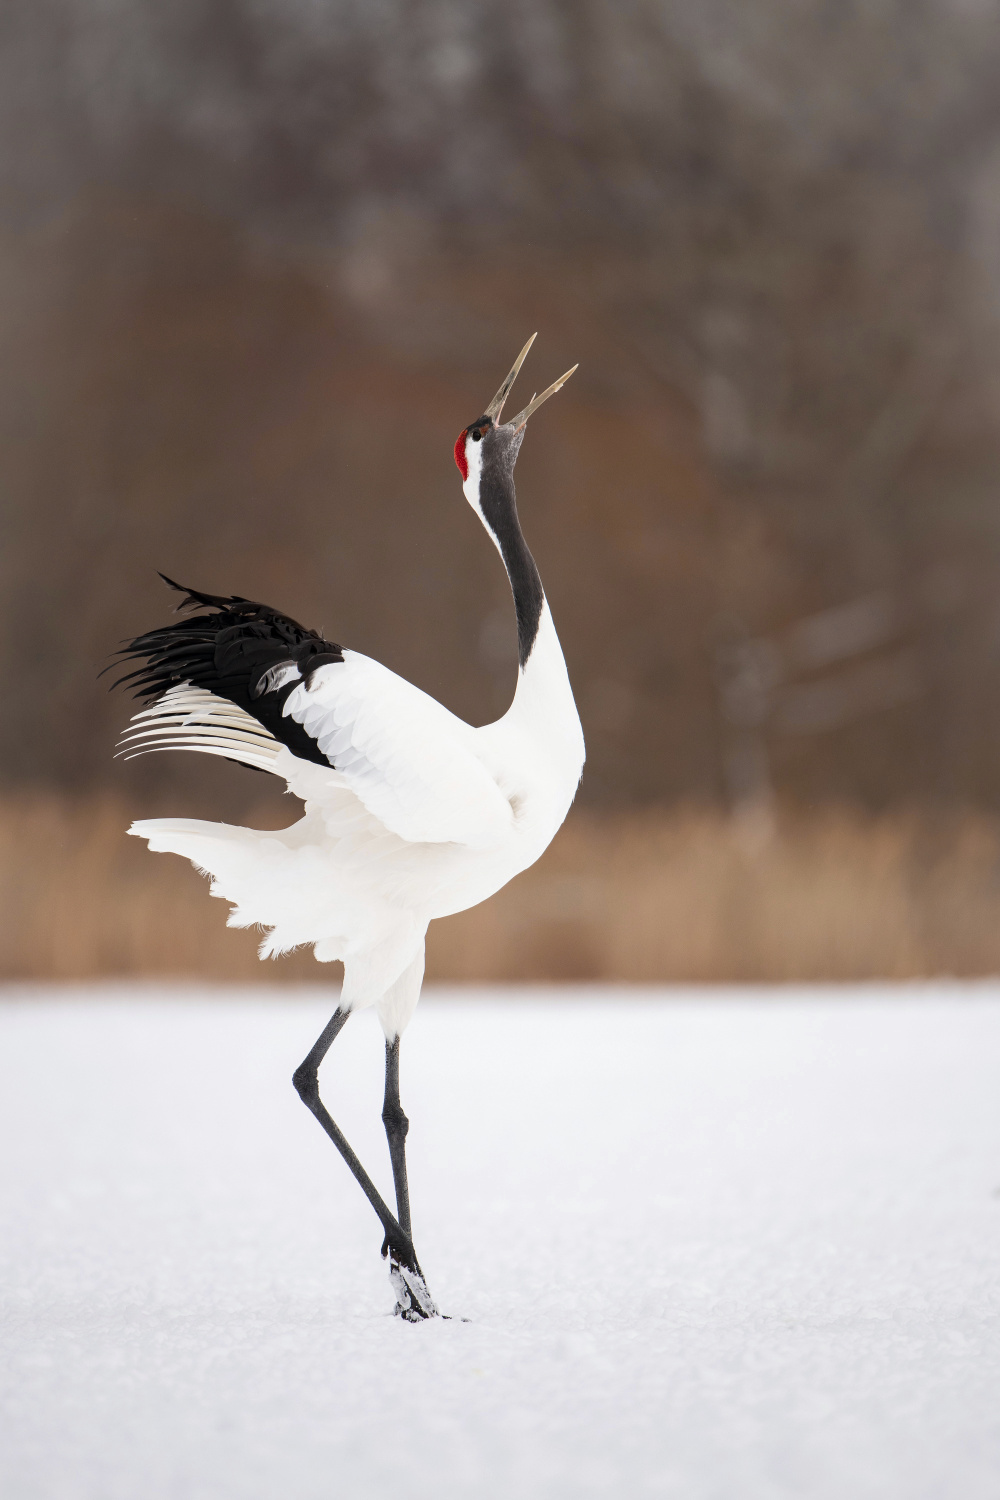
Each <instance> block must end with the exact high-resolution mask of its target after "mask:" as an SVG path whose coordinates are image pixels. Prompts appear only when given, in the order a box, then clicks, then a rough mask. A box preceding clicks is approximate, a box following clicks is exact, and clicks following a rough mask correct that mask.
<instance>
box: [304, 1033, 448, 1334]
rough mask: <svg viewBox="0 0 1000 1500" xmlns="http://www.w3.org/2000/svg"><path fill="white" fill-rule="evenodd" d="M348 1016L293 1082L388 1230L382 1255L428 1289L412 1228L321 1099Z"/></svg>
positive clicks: (322, 1036)
mask: <svg viewBox="0 0 1000 1500" xmlns="http://www.w3.org/2000/svg"><path fill="white" fill-rule="evenodd" d="M349 1015H350V1011H349V1010H341V1009H340V1007H339V1006H338V1008H337V1009H336V1010H335V1011H334V1013H333V1016H332V1017H331V1019H330V1021H329V1022H328V1024H327V1025H326V1026H325V1027H324V1028H323V1030H322V1032H321V1033H320V1035H319V1037H318V1039H317V1041H316V1045H315V1046H314V1047H313V1048H312V1050H311V1052H310V1053H309V1055H308V1057H307V1058H306V1059H305V1061H304V1062H302V1063H300V1064H299V1066H298V1067H297V1068H296V1069H295V1072H294V1073H293V1074H292V1082H293V1083H294V1084H295V1088H296V1091H297V1092H298V1096H299V1098H300V1099H301V1100H302V1102H303V1104H305V1105H306V1106H307V1107H308V1108H309V1109H310V1110H311V1111H312V1113H313V1114H314V1115H315V1116H316V1118H317V1120H318V1121H319V1123H320V1124H321V1125H322V1127H323V1129H324V1130H325V1131H326V1133H327V1135H328V1136H329V1137H330V1139H331V1141H332V1142H333V1144H334V1145H335V1146H336V1148H337V1150H338V1151H339V1152H340V1154H341V1156H342V1157H343V1158H344V1160H345V1161H346V1163H347V1165H348V1166H349V1167H350V1169H351V1172H352V1173H353V1175H354V1177H355V1180H356V1181H357V1183H358V1185H359V1186H360V1188H361V1191H362V1192H363V1193H364V1195H365V1197H366V1198H367V1199H368V1202H369V1203H370V1204H371V1206H372V1208H373V1209H374V1210H375V1212H376V1213H377V1214H378V1217H379V1222H380V1223H381V1225H382V1228H383V1229H384V1231H385V1242H384V1244H383V1246H382V1254H383V1255H387V1254H388V1255H391V1257H392V1259H393V1260H394V1261H396V1262H398V1264H399V1266H400V1268H402V1269H404V1270H406V1271H409V1272H410V1273H411V1276H412V1277H416V1278H419V1285H420V1286H424V1287H425V1286H426V1283H425V1282H424V1278H423V1272H422V1271H421V1269H420V1266H419V1263H418V1261H417V1257H416V1252H415V1251H414V1249H413V1241H412V1239H411V1238H410V1233H409V1226H408V1225H407V1227H406V1229H404V1228H403V1227H402V1225H401V1224H400V1223H399V1222H398V1220H397V1219H396V1218H394V1216H393V1214H392V1213H391V1212H390V1210H389V1207H388V1205H387V1204H386V1202H385V1200H384V1199H383V1197H382V1195H381V1193H380V1192H379V1190H378V1188H377V1187H376V1186H375V1184H374V1183H373V1182H372V1180H371V1178H370V1177H369V1176H368V1173H367V1172H366V1171H365V1169H364V1167H363V1166H362V1165H361V1163H360V1161H359V1160H358V1158H357V1157H356V1156H355V1154H354V1151H353V1150H352V1149H351V1147H350V1145H349V1144H348V1141H347V1138H346V1137H345V1135H344V1133H343V1131H342V1130H341V1129H340V1126H339V1125H337V1124H336V1122H335V1121H334V1120H333V1119H332V1118H331V1116H330V1113H329V1111H328V1110H327V1108H326V1106H325V1105H324V1103H323V1101H322V1099H321V1098H320V1097H319V1079H318V1076H317V1074H318V1072H319V1065H320V1063H321V1062H322V1061H323V1059H324V1057H325V1056H326V1054H327V1053H328V1052H329V1050H330V1048H331V1047H332V1046H333V1043H334V1042H335V1041H336V1039H337V1037H338V1036H339V1034H340V1032H341V1031H342V1030H343V1027H344V1025H345V1024H346V1021H347V1018H348V1016H349ZM436 1311H437V1309H436V1308H435V1307H434V1304H433V1303H431V1304H430V1307H429V1308H428V1309H427V1311H426V1312H424V1311H420V1312H418V1313H417V1316H418V1317H428V1316H430V1317H433V1316H434V1313H435V1312H436Z"/></svg>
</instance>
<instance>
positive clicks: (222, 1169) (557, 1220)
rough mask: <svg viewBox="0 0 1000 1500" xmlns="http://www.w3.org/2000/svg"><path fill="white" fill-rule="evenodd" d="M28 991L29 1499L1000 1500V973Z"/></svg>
mask: <svg viewBox="0 0 1000 1500" xmlns="http://www.w3.org/2000/svg"><path fill="white" fill-rule="evenodd" d="M4 1001H5V1003H3V1004H0V1231H2V1241H0V1293H2V1304H3V1315H4V1316H3V1354H2V1360H0V1363H2V1370H0V1381H2V1424H3V1430H2V1433H0V1493H2V1494H3V1495H4V1496H5V1497H7V1500H36V1497H37V1500H168V1497H170V1500H284V1497H286V1496H289V1497H295V1500H341V1497H343V1500H369V1497H378V1500H381V1497H386V1500H390V1497H391V1500H423V1497H427V1500H432V1497H433V1500H450V1497H462V1500H466V1497H476V1500H479V1497H486V1500H491V1497H504V1500H506V1497H517V1500H535V1497H546V1500H549V1497H552V1500H556V1497H558V1500H563V1497H565V1500H578V1497H587V1496H602V1497H603V1496H609V1497H610V1496H615V1497H618V1496H621V1497H645V1496H669V1497H674V1496H676V1497H678V1500H703V1497H704V1500H772V1497H773V1500H779V1497H786V1496H787V1497H789V1500H791V1497H794V1500H869V1497H871V1500H875V1497H878V1500H897V1497H898V1500H904V1497H905V1500H938V1497H940V1500H945V1497H948V1500H951V1497H962V1500H979V1497H983V1500H986V1497H989V1500H995V1497H996V1496H997V1495H998V1494H1000V1317H998V1311H1000V987H998V986H988V985H984V986H974V987H970V986H958V985H950V984H939V985H934V986H927V987H922V988H916V987H912V988H900V989H878V988H861V987H858V988H854V989H849V990H839V991H811V992H810V991H803V990H782V991H767V990H755V991H728V992H727V991H718V990H716V991H703V992H694V991H688V992H683V991H671V992H668V991H648V992H636V991H630V992H628V991H622V990H614V989H606V990H594V989H587V990H582V989H578V990H569V991H561V992H555V991H541V990H538V991H535V990H532V991H522V992H507V993H504V992H498V991H492V992H472V991H461V992H458V991H456V992H452V993H450V994H448V995H447V996H443V995H438V996H435V995H433V994H432V995H430V996H428V997H427V998H425V1000H424V1002H423V1003H422V1005H421V1008H420V1010H419V1011H418V1013H417V1017H416V1020H415V1022H414V1024H413V1025H412V1027H411V1028H410V1031H409V1032H408V1033H407V1035H406V1037H405V1039H404V1044H403V1103H404V1106H405V1108H406V1109H407V1112H408V1113H409V1115H410V1119H411V1122H412V1123H411V1131H410V1162H411V1186H412V1195H413V1202H414V1220H415V1229H416V1240H417V1246H418V1250H419V1252H420V1255H421V1259H422V1261H423V1265H424V1268H425V1270H426V1272H427V1276H428V1280H429V1282H430V1285H431V1288H432V1290H433V1292H434V1293H435V1295H436V1297H437V1298H438V1301H439V1302H440V1303H441V1305H442V1306H443V1307H444V1309H445V1310H446V1311H448V1312H450V1313H452V1314H455V1315H457V1316H456V1318H455V1320H454V1321H449V1322H436V1323H432V1324H425V1325H420V1326H409V1325H407V1324H404V1323H401V1322H400V1321H399V1320H398V1319H394V1318H392V1317H390V1316H389V1312H390V1309H391V1306H392V1297H391V1293H390V1290H389V1284H388V1278H387V1275H386V1272H385V1268H384V1266H383V1264H382V1262H381V1261H380V1259H379V1254H378V1251H379V1246H380V1243H381V1232H380V1230H379V1226H378V1224H377V1222H376V1220H375V1218H374V1215H373V1214H372V1213H371V1210H370V1209H369V1207H368V1205H367V1204H366V1203H365V1201H364V1199H363V1198H362V1196H361V1194H360V1192H359V1190H358V1189H357V1187H356V1186H355V1184H354V1183H353V1182H352V1181H351V1179H350V1178H349V1176H348V1174H347V1171H346V1169H345V1168H344V1166H343V1164H342V1163H341V1162H340V1159H339V1158H338V1157H337V1156H336V1154H335V1152H334V1149H333V1147H332V1146H331V1145H330V1143H329V1142H328V1141H327V1140H326V1138H325V1136H323V1134H322V1132H321V1131H320V1130H319V1127H318V1126H317V1125H316V1123H315V1121H313V1120H312V1119H311V1117H310V1116H309V1115H308V1113H307V1112H306V1111H305V1110H304V1109H303V1108H302V1106H301V1104H300V1103H299V1101H298V1100H297V1098H296V1097H295V1095H294V1093H293V1091H292V1088H291V1084H290V1075H291V1072H292V1068H293V1067H294V1065H295V1064H296V1063H298V1062H299V1061H300V1060H301V1058H302V1057H303V1055H304V1054H305V1052H306V1051H307V1050H308V1047H309V1045H310V1044H311V1043H312V1041H313V1039H314V1038H315V1036H316V1034H317V1033H318V1032H319V1030H320V1029H321V1027H322V1025H323V1023H324V1021H325V1020H326V1018H327V1015H328V1012H329V1010H330V1008H331V1002H330V997H329V995H328V994H324V992H323V991H321V990H320V989H315V990H302V991H298V992H289V991H287V990H286V991H282V992H280V993H279V992H277V991H267V992H261V991H244V992H242V993H240V994H238V995H235V996H234V995H224V994H222V993H221V992H219V991H202V990H198V991H194V990H188V991H179V990H176V989H175V990H167V989H154V988H148V987H147V988H143V989H132V990H129V989H126V988H124V987H122V988H117V989H106V990H104V991H98V990H96V989H80V990H73V991H67V990H63V991H54V990H53V991H38V990H32V991H27V990H25V991H17V990H8V991H7V992H5V996H4ZM381 1069H382V1043H381V1036H380V1033H379V1031H378V1028H377V1024H376V1022H375V1021H374V1018H373V1017H372V1016H371V1015H364V1016H361V1017H359V1018H356V1019H355V1020H352V1022H351V1023H350V1024H349V1025H348V1027H347V1028H346V1030H345V1032H344V1033H343V1036H342V1037H341V1039H340V1040H339V1041H338V1042H337V1044H336V1046H335V1048H334V1051H333V1052H332V1053H331V1056H330V1059H329V1061H328V1063H327V1065H326V1066H325V1067H324V1069H323V1072H322V1074H321V1086H322V1089H323V1091H324V1094H325V1097H326V1098H327V1100H328V1102H329V1103H330V1106H331V1109H332V1112H333V1114H334V1116H335V1118H336V1119H337V1120H338V1121H339V1122H340V1123H341V1124H342V1125H343V1126H344V1128H345V1130H346V1132H347V1134H348V1136H349V1138H350V1139H351V1140H352V1142H353V1143H354V1145H355V1146H356V1147H357V1149H358V1151H359V1154H360V1155H361V1157H362V1159H363V1160H364V1161H365V1162H366V1163H367V1164H368V1165H369V1167H370V1169H371V1170H372V1173H373V1175H374V1176H375V1177H376V1180H377V1181H378V1182H379V1183H380V1185H381V1186H382V1190H383V1192H385V1193H386V1194H388V1192H389V1187H390V1180H389V1172H388V1161H387V1153H386V1148H385V1141H384V1137H383V1135H382V1130H381V1122H380V1119H379V1112H380V1109H381V1084H382V1079H381ZM460 1318H464V1319H468V1321H460V1320H459V1319H460Z"/></svg>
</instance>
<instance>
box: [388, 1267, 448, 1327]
mask: <svg viewBox="0 0 1000 1500" xmlns="http://www.w3.org/2000/svg"><path fill="white" fill-rule="evenodd" d="M389 1280H390V1282H391V1283H392V1289H393V1291H394V1292H395V1293H396V1307H395V1315H396V1317H397V1318H402V1319H403V1320H404V1322H406V1323H422V1322H423V1321H424V1320H425V1319H426V1318H436V1317H439V1316H440V1314H439V1313H438V1309H437V1305H436V1303H435V1301H434V1298H433V1297H432V1296H431V1294H430V1292H429V1291H428V1289H427V1283H426V1281H425V1280H424V1278H423V1277H422V1276H421V1274H420V1272H419V1271H411V1270H410V1269H409V1267H408V1266H403V1265H400V1263H399V1261H398V1260H396V1259H395V1258H393V1259H392V1260H390V1262H389Z"/></svg>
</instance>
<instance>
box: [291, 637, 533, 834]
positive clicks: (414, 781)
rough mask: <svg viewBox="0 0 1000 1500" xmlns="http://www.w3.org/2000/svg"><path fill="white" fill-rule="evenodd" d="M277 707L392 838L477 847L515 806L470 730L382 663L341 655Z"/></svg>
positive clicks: (503, 825) (500, 829)
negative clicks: (293, 723)
mask: <svg viewBox="0 0 1000 1500" xmlns="http://www.w3.org/2000/svg"><path fill="white" fill-rule="evenodd" d="M284 713H285V714H286V715H287V716H288V717H290V718H293V719H295V720H296V722H297V723H299V724H301V725H302V727H303V729H304V730H305V731H306V733H307V734H308V735H310V736H311V737H312V738H313V739H314V740H316V742H317V744H318V745H319V748H320V750H321V751H322V752H323V754H324V755H325V756H326V757H327V759H328V760H330V761H331V762H332V763H333V765H334V766H335V767H336V769H337V771H338V773H339V775H340V777H341V778H342V779H343V783H344V784H346V785H347V786H348V787H349V788H350V790H351V791H352V792H353V793H354V794H355V796H356V797H357V798H358V800H359V801H360V802H361V803H362V804H363V805H364V806H365V807H366V808H367V809H368V811H369V812H370V813H372V814H373V815H374V816H375V817H376V818H378V820H379V822H380V823H382V824H383V825H384V827H385V828H387V829H388V830H389V831H390V832H391V833H395V834H397V835H398V837H399V838H401V839H405V840H407V841H408V842H410V843H421V844H446V843H455V844H464V845H467V846H468V847H470V848H478V849H483V848H489V847H490V846H492V845H494V844H497V843H499V842H500V841H501V840H502V839H503V838H504V836H505V835H506V834H507V832H508V831H509V830H510V827H511V824H512V823H513V820H514V814H513V810H512V808H511V805H510V802H509V801H508V800H507V798H506V797H505V796H504V794H503V792H502V791H501V789H500V787H499V786H498V785H497V782H496V781H495V780H494V778H493V776H492V775H491V773H490V771H489V770H488V769H487V767H486V765H485V764H484V763H483V761H482V759H481V758H480V756H479V754H478V753H477V750H476V743H475V730H473V729H472V728H471V727H470V726H469V725H468V724H465V723H464V722H463V721H462V720H461V719H459V718H457V717H456V716H455V714H453V713H449V711H448V710H447V709H446V708H444V707H442V705H441V704H440V703H438V702H437V701H436V700H435V699H434V698H431V697H429V696H428V694H427V693H423V692H421V691H420V689H419V688H416V687H414V686H413V684H412V683H410V682H407V681H406V680H405V679H404V678H402V677H397V676H396V674H395V672H390V671H389V669H388V667H383V666H382V665H381V663H380V662H377V661H373V660H372V659H371V658H370V657H368V656H362V655H361V653H360V652H358V651H345V652H344V660H343V662H336V663H331V664H330V665H328V666H325V667H320V668H319V670H318V671H316V672H314V673H313V677H312V684H311V686H310V687H306V686H305V684H304V683H303V684H302V685H300V686H299V687H296V688H295V689H294V690H293V691H292V692H291V693H290V694H289V696H288V699H287V700H286V703H285V707H284ZM310 782H311V785H310V790H309V796H310V799H311V800H315V799H316V798H317V793H318V791H319V789H318V788H317V787H315V778H310ZM293 790H295V788H294V787H293Z"/></svg>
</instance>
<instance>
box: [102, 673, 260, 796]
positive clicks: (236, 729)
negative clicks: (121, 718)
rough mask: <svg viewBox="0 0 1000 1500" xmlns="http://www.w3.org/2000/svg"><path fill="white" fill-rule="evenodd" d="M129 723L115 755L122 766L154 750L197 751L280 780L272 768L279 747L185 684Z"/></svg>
mask: <svg viewBox="0 0 1000 1500" xmlns="http://www.w3.org/2000/svg"><path fill="white" fill-rule="evenodd" d="M131 723H132V725H133V726H134V727H133V728H130V729H129V731H128V733H127V734H126V735H124V736H123V738H122V741H121V745H120V748H119V750H118V754H119V755H120V756H122V757H123V758H124V759H125V760H134V759H135V757H136V756H138V755H148V754H150V753H151V752H152V751H154V750H197V751H199V752H200V753H201V754H203V755H223V756H225V757H226V759H227V760H239V761H242V762H243V764H244V765H248V766H255V767H256V768H257V769H258V770H261V771H272V772H274V773H275V774H276V775H280V774H281V773H280V771H278V769H277V765H276V762H277V760H278V757H279V755H280V754H281V750H282V746H281V745H280V744H279V742H278V741H277V740H276V739H275V738H274V736H273V735H272V734H270V733H269V732H268V730H266V729H265V728H264V726H263V724H260V723H258V721H257V720H256V719H254V718H252V717H251V715H250V714H248V713H244V711H243V709H242V708H239V707H238V706H237V705H236V704H235V703H230V702H229V700H228V699H227V698H217V697H216V695H215V694H214V693H209V692H207V691H206V690H205V689H204V688H197V687H194V686H193V685H192V684H191V683H190V682H182V683H180V684H179V685H178V686H177V687H175V688H170V689H169V690H168V691H167V692H165V693H164V694H163V696H162V697H161V698H158V699H157V700H156V702H155V703H154V704H153V706H152V707H151V708H144V709H142V710H141V712H139V713H137V714H133V715H132V720H131Z"/></svg>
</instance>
